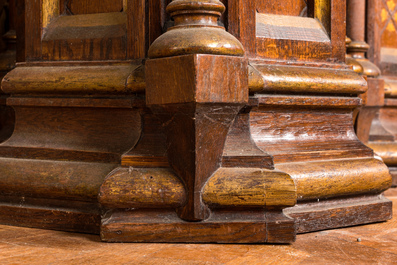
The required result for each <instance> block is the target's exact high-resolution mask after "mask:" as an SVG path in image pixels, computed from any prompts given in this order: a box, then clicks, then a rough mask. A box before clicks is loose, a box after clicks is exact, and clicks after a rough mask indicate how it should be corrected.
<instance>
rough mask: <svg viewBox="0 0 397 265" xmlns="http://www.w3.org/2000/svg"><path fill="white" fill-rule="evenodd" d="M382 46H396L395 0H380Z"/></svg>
mask: <svg viewBox="0 0 397 265" xmlns="http://www.w3.org/2000/svg"><path fill="white" fill-rule="evenodd" d="M381 2H382V11H381V34H382V47H389V48H397V0H381Z"/></svg>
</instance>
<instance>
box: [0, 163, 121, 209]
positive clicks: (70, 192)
mask: <svg viewBox="0 0 397 265" xmlns="http://www.w3.org/2000/svg"><path fill="white" fill-rule="evenodd" d="M116 167H117V164H116V163H99V162H94V163H93V162H82V161H62V160H58V161H57V160H39V159H34V158H30V159H20V158H4V157H2V158H0V172H1V174H0V194H1V195H2V196H20V197H31V198H47V199H49V200H51V199H52V200H54V199H58V200H71V201H88V202H93V201H96V200H97V196H98V191H99V188H100V186H101V184H102V182H103V180H104V178H105V177H106V175H107V174H109V172H111V171H112V170H113V169H114V168H116ZM43 205H46V203H44V204H43Z"/></svg>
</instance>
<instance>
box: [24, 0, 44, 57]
mask: <svg viewBox="0 0 397 265" xmlns="http://www.w3.org/2000/svg"><path fill="white" fill-rule="evenodd" d="M40 4H41V1H40V0H31V1H25V12H26V13H25V14H26V15H25V32H27V33H29V34H26V35H25V44H26V60H28V61H33V60H38V59H41V32H42V31H41V21H40V17H39V16H38V15H37V14H40V12H41V11H40V7H41V6H40Z"/></svg>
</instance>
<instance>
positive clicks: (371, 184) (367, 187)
mask: <svg viewBox="0 0 397 265" xmlns="http://www.w3.org/2000/svg"><path fill="white" fill-rule="evenodd" d="M276 169H278V170H281V171H283V172H286V173H287V174H289V175H291V177H292V178H293V179H294V181H295V184H296V189H297V197H298V201H305V200H317V199H326V198H335V197H341V196H356V195H360V194H380V193H381V192H383V191H385V190H387V189H388V188H390V186H391V181H392V180H391V176H390V174H389V169H388V168H387V166H386V165H385V164H384V163H383V162H382V161H381V160H378V159H375V158H366V159H345V160H342V159H340V160H325V161H317V162H305V163H289V164H279V165H276Z"/></svg>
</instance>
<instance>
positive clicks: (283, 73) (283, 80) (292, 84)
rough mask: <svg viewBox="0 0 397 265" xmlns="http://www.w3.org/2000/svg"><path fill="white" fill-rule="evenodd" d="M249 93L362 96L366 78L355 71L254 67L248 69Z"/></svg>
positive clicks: (252, 65) (252, 64)
mask: <svg viewBox="0 0 397 265" xmlns="http://www.w3.org/2000/svg"><path fill="white" fill-rule="evenodd" d="M249 70H250V73H249V90H250V93H251V94H252V93H266V92H292V93H338V94H361V93H364V92H365V91H366V90H367V82H366V81H365V79H364V78H363V77H362V76H360V75H358V74H357V73H355V72H354V71H353V70H346V69H326V68H315V67H297V66H286V65H269V64H254V63H251V64H250V67H249Z"/></svg>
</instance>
